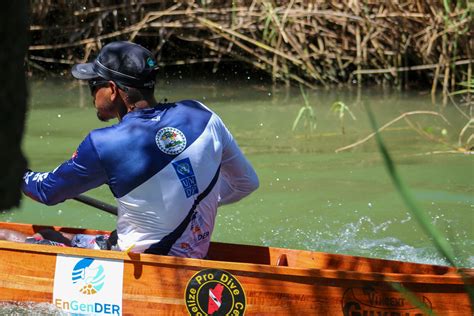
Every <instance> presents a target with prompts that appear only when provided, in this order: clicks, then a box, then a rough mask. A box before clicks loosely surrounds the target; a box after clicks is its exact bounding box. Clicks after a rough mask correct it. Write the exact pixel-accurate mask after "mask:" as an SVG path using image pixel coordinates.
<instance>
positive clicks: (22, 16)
mask: <svg viewBox="0 0 474 316" xmlns="http://www.w3.org/2000/svg"><path fill="white" fill-rule="evenodd" d="M27 34H28V1H27V0H17V1H5V2H3V3H2V9H1V10H0V47H1V48H2V49H1V50H0V70H1V72H0V74H1V76H0V113H1V114H0V167H1V168H2V175H1V176H0V210H7V209H10V208H13V207H16V206H19V204H20V200H21V190H20V186H21V180H22V176H23V173H24V172H25V169H26V159H25V157H24V156H23V153H22V151H21V141H22V137H23V130H24V125H25V114H26V108H27V97H28V95H27V86H26V78H25V67H24V61H25V54H26V51H27V48H28V40H27Z"/></svg>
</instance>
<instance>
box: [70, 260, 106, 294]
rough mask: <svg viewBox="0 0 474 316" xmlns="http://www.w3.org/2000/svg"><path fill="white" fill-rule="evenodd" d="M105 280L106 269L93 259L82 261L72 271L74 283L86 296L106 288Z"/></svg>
mask: <svg viewBox="0 0 474 316" xmlns="http://www.w3.org/2000/svg"><path fill="white" fill-rule="evenodd" d="M104 280H105V272H104V267H103V266H102V265H101V264H98V263H97V262H96V261H95V260H94V259H92V258H84V259H82V260H81V261H79V262H78V263H77V264H76V265H75V266H74V269H73V270H72V283H73V284H75V285H76V287H77V288H78V290H79V292H81V293H82V294H85V295H93V294H96V293H97V292H99V291H100V290H101V289H102V287H103V286H104Z"/></svg>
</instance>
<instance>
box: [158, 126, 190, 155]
mask: <svg viewBox="0 0 474 316" xmlns="http://www.w3.org/2000/svg"><path fill="white" fill-rule="evenodd" d="M155 141H156V145H158V148H159V149H160V150H161V151H162V152H164V153H165V154H168V155H177V154H179V153H181V152H182V151H183V150H184V149H185V148H186V136H184V134H183V132H181V131H180V130H179V129H177V128H174V127H163V128H162V129H160V130H159V131H158V132H157V133H156V137H155Z"/></svg>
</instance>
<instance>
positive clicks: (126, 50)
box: [71, 41, 158, 89]
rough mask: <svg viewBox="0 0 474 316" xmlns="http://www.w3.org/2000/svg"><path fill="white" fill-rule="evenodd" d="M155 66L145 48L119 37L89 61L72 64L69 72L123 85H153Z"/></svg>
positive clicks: (89, 78) (75, 75) (83, 78)
mask: <svg viewBox="0 0 474 316" xmlns="http://www.w3.org/2000/svg"><path fill="white" fill-rule="evenodd" d="M157 70H158V65H157V62H156V60H155V58H154V56H153V54H152V53H151V52H150V51H149V50H148V49H146V48H144V47H142V46H140V45H138V44H134V43H131V42H121V41H119V42H112V43H109V44H107V45H105V46H104V47H103V48H102V49H101V50H100V52H99V55H98V56H97V58H96V59H95V60H94V61H93V62H90V63H85V64H77V65H74V66H73V67H72V70H71V73H72V75H73V76H74V78H76V79H80V80H92V79H96V78H98V77H100V78H103V79H105V80H111V81H114V82H117V83H118V84H121V85H123V86H126V87H134V88H138V89H153V88H154V86H155V78H156V74H157Z"/></svg>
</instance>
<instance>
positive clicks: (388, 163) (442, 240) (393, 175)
mask: <svg viewBox="0 0 474 316" xmlns="http://www.w3.org/2000/svg"><path fill="white" fill-rule="evenodd" d="M365 107H366V110H367V114H368V116H369V121H370V123H371V125H372V128H373V130H374V131H378V126H377V123H376V120H375V116H374V114H373V112H372V110H371V108H370V106H369V105H368V104H365ZM375 139H376V142H377V146H378V148H379V151H380V153H381V155H382V158H383V161H384V164H385V167H386V168H387V171H388V174H389V176H390V179H391V180H392V182H393V184H394V186H395V188H396V190H397V191H398V193H399V194H400V197H401V198H402V200H403V201H404V202H405V204H406V205H407V207H408V209H409V211H410V212H411V213H412V214H413V216H414V217H415V219H416V220H417V222H418V224H419V225H420V226H421V228H422V229H423V230H424V232H425V233H426V234H427V235H428V236H429V237H430V238H431V240H432V242H433V244H434V246H435V247H436V249H437V251H438V252H439V254H440V255H442V256H443V257H444V258H445V259H446V260H447V261H448V262H449V263H450V264H451V265H452V266H453V267H457V266H458V264H457V262H456V258H455V254H454V249H453V247H452V246H451V245H450V244H449V242H448V240H447V238H446V237H445V236H444V235H443V233H442V232H440V231H439V230H438V229H437V228H436V227H435V226H434V225H433V223H432V222H431V220H430V218H429V217H428V215H427V214H426V213H425V212H424V211H423V210H422V209H421V208H420V207H419V206H418V203H417V202H416V200H415V198H414V197H413V195H412V193H411V191H410V189H409V188H408V186H407V185H406V184H405V183H404V182H403V180H402V178H401V177H400V174H399V173H398V170H397V168H396V165H395V163H394V162H393V160H392V158H391V156H390V154H389V152H388V149H387V147H386V146H385V143H384V141H383V139H382V136H381V135H380V132H376V134H375ZM459 273H460V275H461V276H462V277H463V279H466V276H465V275H464V273H463V272H462V271H461V270H459ZM465 286H466V291H467V293H468V295H469V299H470V301H471V306H474V289H473V288H472V287H471V286H469V285H468V284H467V283H466V285H465ZM397 290H400V291H401V292H402V293H404V292H407V291H406V289H404V288H398V289H397ZM406 296H407V299H409V300H412V299H413V298H414V297H413V296H412V295H410V293H409V292H407V293H406Z"/></svg>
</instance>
